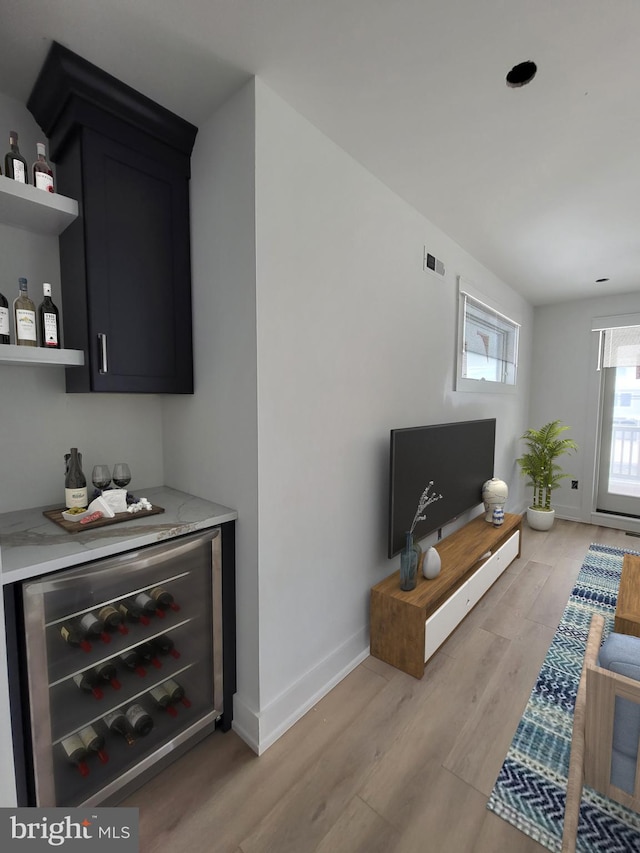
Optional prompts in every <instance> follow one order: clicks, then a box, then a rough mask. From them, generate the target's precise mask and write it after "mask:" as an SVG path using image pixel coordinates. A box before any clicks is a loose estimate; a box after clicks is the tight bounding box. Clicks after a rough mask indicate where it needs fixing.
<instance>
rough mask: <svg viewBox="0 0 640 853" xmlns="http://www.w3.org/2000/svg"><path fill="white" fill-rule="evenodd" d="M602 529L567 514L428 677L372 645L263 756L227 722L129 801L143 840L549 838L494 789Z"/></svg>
mask: <svg viewBox="0 0 640 853" xmlns="http://www.w3.org/2000/svg"><path fill="white" fill-rule="evenodd" d="M591 542H598V543H601V544H608V545H614V546H618V547H621V548H627V549H632V550H640V539H637V538H635V537H631V536H627V535H625V534H624V533H623V532H622V531H617V530H613V529H611V528H605V527H595V526H592V525H585V524H578V523H575V522H568V521H561V520H558V521H556V523H555V526H554V529H553V530H552V531H550V532H549V533H540V532H536V531H531V530H529V529H528V528H527V527H526V523H525V525H524V530H523V546H522V556H521V558H520V560H516V561H515V563H513V564H512V565H511V566H510V567H509V569H507V571H506V572H505V573H504V574H503V575H502V576H501V577H500V578H499V579H498V580H497V581H496V583H495V584H494V585H493V587H492V588H491V589H490V590H489V591H488V592H487V593H486V595H485V596H484V598H483V599H482V600H481V601H480V602H479V603H478V604H477V605H476V607H475V608H474V609H473V611H472V612H471V613H470V614H469V615H468V616H467V617H466V619H465V620H464V621H463V622H462V623H461V625H460V626H459V627H458V629H457V630H456V631H455V632H454V634H452V636H451V637H449V639H448V640H447V641H446V642H445V643H444V644H443V645H442V646H441V648H440V649H439V650H438V652H437V653H436V654H435V655H434V657H433V658H431V660H430V661H429V663H428V664H427V666H426V669H425V674H424V677H423V678H422V680H417V679H415V678H412V677H411V676H409V675H406V674H405V673H403V672H400V671H399V670H396V669H394V668H393V667H391V666H388V665H387V664H385V663H382V662H381V661H379V660H376V659H375V658H372V657H369V658H367V659H366V660H365V661H364V662H363V663H362V664H361V665H360V666H358V667H357V668H356V669H355V670H354V671H353V672H352V673H350V675H349V676H347V678H345V679H344V680H343V681H342V682H341V683H340V684H338V685H337V686H336V687H335V688H334V689H333V690H332V691H331V692H330V693H329V694H328V695H327V696H325V697H324V698H323V699H322V700H321V701H320V702H319V703H318V704H317V705H316V706H315V707H314V708H313V709H312V710H311V711H309V713H308V714H306V715H305V716H304V717H303V718H302V719H301V720H300V721H299V722H298V723H296V725H295V726H293V728H292V729H290V730H289V731H288V732H287V733H286V734H285V735H284V736H283V737H282V738H280V740H279V741H277V742H276V743H275V744H274V745H273V746H272V747H271V748H270V749H268V750H267V752H266V753H265V754H264V755H262V756H261V757H260V758H258V757H257V756H256V755H255V754H254V753H253V752H252V751H251V750H250V749H249V747H247V746H246V745H245V744H244V743H243V742H242V741H241V740H240V738H238V737H237V735H236V734H235V733H234V732H228V733H227V734H222V733H221V732H216V733H214V734H213V735H211V736H210V737H208V738H206V739H205V740H204V741H202V742H201V743H200V744H198V745H197V746H195V747H194V748H193V749H192V750H190V751H189V752H188V753H187V754H186V755H184V756H183V757H182V758H180V759H179V760H178V761H176V762H175V763H174V764H172V765H171V767H170V768H168V770H166V771H165V772H163V773H162V774H161V775H160V776H158V777H156V778H155V779H153V780H151V781H150V782H148V783H147V784H146V785H145V786H144V787H142V788H140V789H139V790H138V791H136V792H134V793H133V794H132V795H131V796H129V798H128V799H127V800H126V801H125V802H123V803H122V805H123V806H135V807H138V808H139V809H140V833H141V844H140V849H141V851H142V853H175V851H189V853H205V852H206V853H390V852H391V853H423V851H426V853H430V851H433V853H439V851H449V852H450V853H502V851H509V853H542V851H544V850H545V848H543V847H541V846H540V845H539V844H537V843H536V842H534V841H532V840H531V839H530V838H528V837H527V836H526V835H523V834H522V833H521V832H519V831H518V830H517V829H514V828H513V827H511V826H510V825H509V824H507V823H506V822H505V821H503V820H501V819H500V818H498V817H496V816H495V815H494V814H492V813H491V812H489V811H487V809H486V803H487V799H488V796H489V794H490V792H491V790H492V788H493V784H494V782H495V779H496V776H497V774H498V772H499V770H500V767H501V765H502V762H503V760H504V756H505V754H506V752H507V749H508V747H509V744H510V742H511V738H512V737H513V733H514V731H515V728H516V726H517V723H518V720H519V719H520V716H521V714H522V710H523V708H524V706H525V705H526V703H527V700H528V698H529V694H530V692H531V688H532V687H533V684H534V682H535V679H536V676H537V674H538V672H539V669H540V665H541V663H542V660H543V658H544V656H545V654H546V652H547V649H548V648H549V644H550V643H551V639H552V637H553V634H554V631H555V629H556V627H557V625H558V622H559V621H560V618H561V616H562V613H563V611H564V607H565V604H566V602H567V599H568V597H569V593H570V592H571V589H572V586H573V582H574V580H575V578H576V576H577V574H578V571H579V570H580V566H581V565H582V560H583V557H584V555H585V554H586V552H587V549H588V547H589V544H590V543H591Z"/></svg>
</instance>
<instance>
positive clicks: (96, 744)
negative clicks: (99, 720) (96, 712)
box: [78, 726, 109, 764]
mask: <svg viewBox="0 0 640 853" xmlns="http://www.w3.org/2000/svg"><path fill="white" fill-rule="evenodd" d="M78 737H79V738H80V740H81V741H82V743H83V744H84V746H85V749H86V750H87V752H95V754H96V755H97V756H98V760H99V761H100V763H101V764H106V763H107V761H108V760H109V756H108V755H107V753H106V752H105V748H104V737H103V736H102V735H99V734H98V732H97V731H96V730H95V729H94V728H93V726H85V728H84V729H80V731H79V732H78Z"/></svg>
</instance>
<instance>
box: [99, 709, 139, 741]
mask: <svg viewBox="0 0 640 853" xmlns="http://www.w3.org/2000/svg"><path fill="white" fill-rule="evenodd" d="M104 722H105V724H106V725H107V727H108V728H109V729H110V730H111V731H112V732H115V733H116V734H119V735H120V736H121V737H123V738H124V739H125V740H126V742H127V743H128V744H129V746H133V744H134V743H135V742H136V739H135V738H134V736H133V729H132V727H131V723H130V722H129V720H128V719H127V716H126V714H125V713H124V711H123V710H122V709H120V708H117V709H116V710H115V711H111V713H110V714H107V716H106V717H104Z"/></svg>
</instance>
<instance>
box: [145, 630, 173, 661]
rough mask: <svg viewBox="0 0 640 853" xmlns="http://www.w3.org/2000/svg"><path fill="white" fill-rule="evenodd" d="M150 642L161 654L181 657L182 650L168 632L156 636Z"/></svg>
mask: <svg viewBox="0 0 640 853" xmlns="http://www.w3.org/2000/svg"><path fill="white" fill-rule="evenodd" d="M150 642H151V645H152V646H153V647H154V649H156V651H158V652H159V653H160V654H161V655H171V657H172V658H175V659H176V660H177V659H178V658H179V657H180V652H179V651H178V650H177V649H176V646H175V643H174V642H173V640H172V639H171V637H168V636H167V635H166V634H160V636H159V637H154V638H153V639H152V640H150Z"/></svg>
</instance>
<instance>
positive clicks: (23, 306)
mask: <svg viewBox="0 0 640 853" xmlns="http://www.w3.org/2000/svg"><path fill="white" fill-rule="evenodd" d="M18 287H19V289H20V292H19V294H18V296H16V298H15V299H14V300H13V319H14V320H15V324H16V343H17V344H18V346H21V347H37V346H38V336H37V333H36V306H35V305H34V304H33V302H32V301H31V299H29V293H28V291H27V280H26V278H19V279H18Z"/></svg>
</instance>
